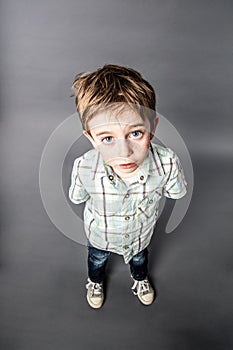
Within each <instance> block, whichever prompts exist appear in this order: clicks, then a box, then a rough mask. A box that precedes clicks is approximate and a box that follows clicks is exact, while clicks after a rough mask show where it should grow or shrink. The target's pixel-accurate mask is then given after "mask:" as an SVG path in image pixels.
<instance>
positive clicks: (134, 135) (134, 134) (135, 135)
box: [131, 130, 142, 138]
mask: <svg viewBox="0 0 233 350" xmlns="http://www.w3.org/2000/svg"><path fill="white" fill-rule="evenodd" d="M131 135H132V137H133V138H138V137H140V136H142V132H141V131H139V130H136V131H133V132H131Z"/></svg>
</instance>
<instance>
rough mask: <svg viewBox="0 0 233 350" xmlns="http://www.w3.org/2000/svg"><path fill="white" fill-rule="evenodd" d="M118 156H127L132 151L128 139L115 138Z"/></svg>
mask: <svg viewBox="0 0 233 350" xmlns="http://www.w3.org/2000/svg"><path fill="white" fill-rule="evenodd" d="M117 153H118V157H122V158H127V157H129V156H130V155H131V154H132V153H133V148H132V145H131V143H130V141H129V140H124V139H118V140H117Z"/></svg>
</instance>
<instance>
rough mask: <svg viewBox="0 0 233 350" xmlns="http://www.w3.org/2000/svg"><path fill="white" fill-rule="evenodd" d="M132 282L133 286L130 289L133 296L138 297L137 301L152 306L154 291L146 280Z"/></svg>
mask: <svg viewBox="0 0 233 350" xmlns="http://www.w3.org/2000/svg"><path fill="white" fill-rule="evenodd" d="M133 280H134V284H133V286H132V288H131V289H132V292H133V294H134V295H137V296H138V299H139V300H140V301H141V303H142V304H144V305H150V304H152V303H153V300H154V290H153V288H152V287H151V285H150V282H149V281H148V279H145V280H143V281H137V280H135V279H133Z"/></svg>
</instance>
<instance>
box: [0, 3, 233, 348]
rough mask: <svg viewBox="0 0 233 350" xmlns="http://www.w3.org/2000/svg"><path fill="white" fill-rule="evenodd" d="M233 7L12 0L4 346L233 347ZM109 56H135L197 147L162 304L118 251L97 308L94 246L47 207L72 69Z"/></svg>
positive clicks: (6, 37) (160, 269)
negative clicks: (43, 162) (89, 256)
mask: <svg viewBox="0 0 233 350" xmlns="http://www.w3.org/2000/svg"><path fill="white" fill-rule="evenodd" d="M232 8H233V5H232V2H231V1H230V0H229V1H226V0H224V1H220V0H219V1H215V0H213V1H210V0H207V1H185V0H176V1H175V0H174V1H171V0H170V1H162V0H161V1H160V0H155V1H152V0H144V1H139V0H136V1H133V0H124V1H123V0H119V1H116V0H115V1H114V0H109V1H107V0H96V1H95V0H86V1H81V0H76V1H73V0H68V1H65V0H57V1H55V0H40V1H29V0H21V1H16V0H5V1H1V5H0V26H1V28H0V29H1V30H0V33H1V34H0V52H1V66H0V77H1V90H0V100H1V119H0V126H1V131H0V134H1V148H0V149H1V161H0V162H1V180H0V181H1V193H0V196H1V208H0V211H1V236H0V241H1V242H0V243H1V248H0V280H1V287H0V309H1V310H0V323H1V324H0V349H1V350H2V349H3V350H10V349H11V350H16V349H17V350H19V349H20V350H27V349H30V350H31V349H34V350H36V349H41V348H43V349H45V350H50V349H51V350H52V349H69V350H72V349H91V348H93V347H94V348H95V349H107V348H111V349H119V348H120V349H131V348H132V349H141V348H143V349H146V348H147V347H151V348H155V349H156V348H157V349H162V350H173V349H179V350H180V349H184V350H186V349H191V350H192V349H195V350H196V349H198V350H199V349H203V350H208V349H211V350H215V349H221V350H223V349H224V350H230V349H232V348H233V336H232V321H233V312H232V311H233V310H232V309H233V308H232V304H233V303H232V302H233V300H232V299H233V298H232V292H233V288H232V287H233V282H232V269H233V258H232V243H233V237H232V169H233V166H232V141H231V138H232V129H233V127H232V115H231V114H232V90H231V73H232V55H231V54H232V40H231V39H232V20H231V17H230V16H231V11H232ZM105 63H115V64H123V65H124V64H125V65H129V66H132V67H133V68H135V69H137V70H139V71H140V72H141V73H142V74H143V76H144V77H145V78H146V79H148V80H149V81H150V82H151V84H152V85H153V86H154V87H155V89H156V92H157V95H158V111H159V112H160V113H161V114H162V115H164V116H165V117H166V118H167V119H169V120H170V121H171V123H172V124H173V125H174V126H175V127H176V128H177V130H178V131H179V133H180V134H181V135H182V137H183V139H184V141H185V143H186V145H187V147H188V149H189V152H190V154H191V158H192V162H193V168H194V177H195V187H194V193H193V198H192V202H191V205H190V207H189V210H188V212H187V215H186V216H185V218H184V220H183V221H182V223H181V225H180V226H179V227H178V228H177V229H176V230H175V231H174V232H173V233H172V234H170V235H166V234H165V233H164V228H165V225H166V222H167V219H168V216H169V213H170V212H171V210H172V206H173V201H171V200H170V201H167V202H166V206H165V210H164V211H163V214H162V216H161V217H160V220H159V222H158V225H157V230H156V234H155V235H154V237H153V240H152V243H151V245H150V276H151V279H152V281H153V283H154V285H155V286H156V290H157V299H156V301H155V303H154V304H153V305H151V306H150V307H144V306H142V305H141V304H140V303H139V301H138V300H137V299H136V298H135V297H133V295H131V292H130V286H131V281H130V278H129V270H128V266H127V265H125V264H124V263H123V260H122V258H121V257H119V256H112V258H111V260H110V262H109V266H108V271H109V275H108V276H109V277H108V280H107V295H106V302H105V304H104V306H103V308H102V309H101V310H99V311H94V310H91V309H90V308H89V306H88V305H87V303H86V300H85V288H84V285H85V282H86V249H85V247H84V246H82V245H79V244H77V243H75V242H73V241H71V240H69V239H68V238H66V237H65V236H64V235H62V234H61V233H60V232H59V231H58V230H57V229H56V227H55V226H54V225H53V224H52V223H51V221H50V219H49V217H48V216H47V214H46V211H45V209H44V207H43V204H42V201H41V197H40V190H39V163H40V158H41V154H42V151H43V148H44V146H45V143H46V141H47V140H48V138H49V136H50V134H51V133H52V132H53V130H54V129H55V128H56V127H57V126H58V125H59V124H60V123H61V122H62V121H63V120H64V119H65V118H67V117H68V116H69V115H71V114H73V113H74V111H75V107H74V101H73V100H72V99H71V98H70V97H69V94H70V84H71V82H72V80H73V77H74V76H75V74H77V73H78V72H81V71H85V70H88V71H90V70H94V69H96V68H98V67H100V66H103V64H105ZM168 146H169V145H168ZM72 156H73V155H72ZM72 156H71V157H70V162H68V163H69V164H68V165H67V166H69V169H70V167H71V165H72V161H73V159H72ZM65 181H66V183H64V186H65V187H66V188H67V186H68V183H69V179H68V178H67V179H65ZM77 210H78V209H77Z"/></svg>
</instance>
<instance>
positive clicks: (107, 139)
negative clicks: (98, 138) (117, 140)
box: [102, 136, 113, 144]
mask: <svg viewBox="0 0 233 350" xmlns="http://www.w3.org/2000/svg"><path fill="white" fill-rule="evenodd" d="M112 141H113V137H112V136H107V137H105V138H104V139H103V140H102V142H103V143H105V144H108V143H112Z"/></svg>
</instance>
